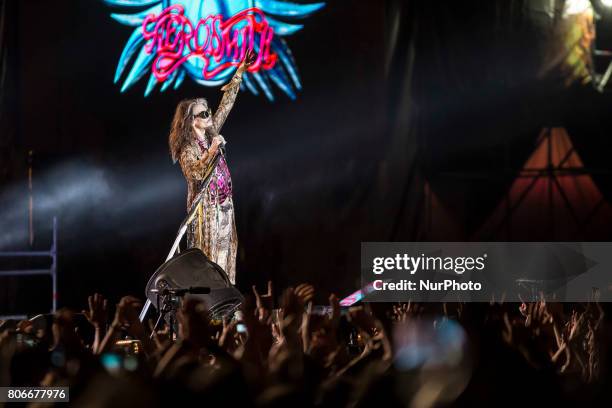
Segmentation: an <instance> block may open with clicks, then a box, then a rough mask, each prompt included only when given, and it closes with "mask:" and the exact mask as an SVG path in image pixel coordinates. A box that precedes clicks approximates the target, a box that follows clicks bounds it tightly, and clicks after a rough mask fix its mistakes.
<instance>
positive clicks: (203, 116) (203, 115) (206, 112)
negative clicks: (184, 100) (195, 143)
mask: <svg viewBox="0 0 612 408" xmlns="http://www.w3.org/2000/svg"><path fill="white" fill-rule="evenodd" d="M209 117H210V109H209V110H203V111H202V112H200V113H198V114H197V115H193V118H194V119H195V118H200V119H208V118H209Z"/></svg>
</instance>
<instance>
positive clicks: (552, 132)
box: [473, 127, 612, 241]
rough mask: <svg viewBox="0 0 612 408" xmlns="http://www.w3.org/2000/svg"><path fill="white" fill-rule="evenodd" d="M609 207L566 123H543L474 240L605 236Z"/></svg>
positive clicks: (610, 217)
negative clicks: (533, 144)
mask: <svg viewBox="0 0 612 408" xmlns="http://www.w3.org/2000/svg"><path fill="white" fill-rule="evenodd" d="M611 222H612V207H611V206H610V204H608V202H607V201H606V200H605V199H604V197H603V195H602V194H601V192H600V190H599V189H598V188H597V186H596V185H595V182H594V181H593V178H592V177H591V175H590V174H588V173H587V172H586V171H585V169H584V165H583V162H582V160H581V159H580V156H579V155H578V153H577V152H576V150H575V149H574V147H573V145H572V141H571V138H570V136H569V135H568V133H567V131H566V130H565V128H562V127H553V128H545V129H543V130H542V132H541V133H540V135H539V138H538V142H537V146H536V149H535V151H534V152H533V153H532V155H531V157H529V159H528V160H527V162H526V163H525V165H524V166H523V168H522V170H521V171H520V172H519V174H518V176H517V178H516V180H515V181H514V182H513V183H512V185H511V187H510V189H509V190H508V192H507V194H506V195H505V197H504V198H503V199H502V201H501V202H500V203H499V205H498V206H497V208H496V209H495V210H494V212H493V214H492V215H491V217H490V218H489V219H488V220H487V221H486V222H485V223H484V224H483V226H482V227H481V228H480V230H479V231H478V232H477V233H476V234H475V236H474V237H473V239H475V240H483V241H485V240H496V241H500V240H508V241H552V240H555V241H561V240H572V241H575V240H592V241H596V240H601V239H607V238H609V236H610V234H611V232H610V231H609V230H608V229H606V226H609V225H612V224H611Z"/></svg>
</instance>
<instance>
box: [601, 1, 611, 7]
mask: <svg viewBox="0 0 612 408" xmlns="http://www.w3.org/2000/svg"><path fill="white" fill-rule="evenodd" d="M601 5H602V6H604V7H612V0H601Z"/></svg>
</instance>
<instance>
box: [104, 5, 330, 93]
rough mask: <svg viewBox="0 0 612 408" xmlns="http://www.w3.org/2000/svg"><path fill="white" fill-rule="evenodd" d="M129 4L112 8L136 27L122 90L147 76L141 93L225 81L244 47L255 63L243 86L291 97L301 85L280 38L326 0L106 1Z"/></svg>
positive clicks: (122, 69)
mask: <svg viewBox="0 0 612 408" xmlns="http://www.w3.org/2000/svg"><path fill="white" fill-rule="evenodd" d="M104 1H105V2H106V3H107V4H109V5H111V6H117V7H129V8H130V9H132V10H134V9H137V11H134V12H133V13H130V14H124V13H123V14H121V13H113V14H111V17H112V18H113V19H115V20H116V21H118V22H120V23H122V24H124V25H128V26H132V27H134V31H133V32H132V35H131V36H130V38H129V39H128V41H127V44H126V45H125V48H124V49H123V52H122V53H121V56H120V58H119V63H118V65H117V71H116V72H115V83H119V82H121V92H124V91H126V90H127V89H129V88H130V87H131V86H133V85H134V84H135V83H136V82H138V81H139V80H140V79H141V78H143V77H144V78H146V79H147V85H146V88H145V96H148V95H150V94H151V92H152V91H153V90H154V89H155V88H156V87H157V86H159V88H160V90H161V91H165V90H166V89H168V88H169V87H172V88H174V89H177V88H178V87H179V86H181V84H182V83H183V81H184V79H185V77H189V78H190V79H191V80H193V81H195V82H196V83H198V84H200V85H204V86H217V85H220V84H223V83H225V82H226V81H227V80H229V78H230V77H231V75H232V74H233V72H234V71H235V69H236V67H237V66H238V65H240V61H241V60H242V59H243V58H244V56H245V54H246V53H247V51H248V50H253V51H254V52H255V54H256V60H255V63H254V64H253V65H252V66H250V67H249V70H248V72H246V73H245V74H244V76H243V78H244V80H243V87H244V88H246V89H248V90H249V91H250V92H252V93H253V94H256V95H257V94H259V93H260V92H262V93H263V94H264V95H265V96H266V97H267V98H268V99H269V100H271V101H272V100H274V94H273V87H274V86H275V87H277V88H278V89H280V90H281V91H282V92H284V93H285V94H286V95H287V96H289V97H290V98H291V99H295V94H296V91H298V90H299V89H301V83H300V78H299V75H298V73H297V68H296V64H295V61H294V59H293V57H292V55H291V50H290V49H289V47H288V45H287V43H286V42H285V40H284V37H287V36H290V35H291V34H293V33H295V32H297V31H299V30H301V29H302V28H303V25H301V24H297V23H296V21H297V20H299V19H303V18H306V17H308V16H309V15H311V14H312V13H314V12H316V11H317V10H319V9H321V8H322V7H323V6H324V5H325V3H313V4H297V3H291V2H287V1H280V0H194V1H190V0H183V1H177V0H175V1H167V0H104Z"/></svg>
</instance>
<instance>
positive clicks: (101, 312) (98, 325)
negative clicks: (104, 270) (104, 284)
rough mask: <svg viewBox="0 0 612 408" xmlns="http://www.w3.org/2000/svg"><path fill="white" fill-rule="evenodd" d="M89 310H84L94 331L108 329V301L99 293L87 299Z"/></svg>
mask: <svg viewBox="0 0 612 408" xmlns="http://www.w3.org/2000/svg"><path fill="white" fill-rule="evenodd" d="M87 301H88V303H89V310H83V314H84V315H85V317H86V318H87V321H88V322H89V323H90V324H91V325H92V326H93V327H94V329H104V328H105V327H106V306H107V300H106V299H104V297H103V296H102V295H100V294H99V293H95V294H94V295H93V296H89V297H88V298H87Z"/></svg>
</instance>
